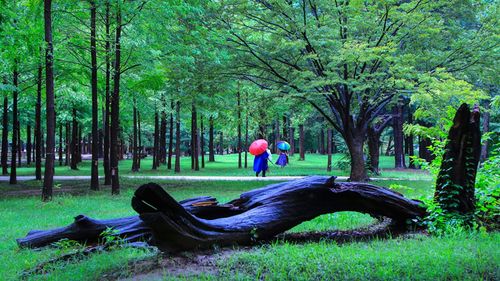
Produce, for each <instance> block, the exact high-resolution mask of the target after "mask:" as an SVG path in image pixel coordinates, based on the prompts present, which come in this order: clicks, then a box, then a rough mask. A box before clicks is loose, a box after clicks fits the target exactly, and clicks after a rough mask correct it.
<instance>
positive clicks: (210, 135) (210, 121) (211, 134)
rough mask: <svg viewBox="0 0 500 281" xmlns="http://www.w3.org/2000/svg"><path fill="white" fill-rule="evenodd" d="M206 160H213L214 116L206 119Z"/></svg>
mask: <svg viewBox="0 0 500 281" xmlns="http://www.w3.org/2000/svg"><path fill="white" fill-rule="evenodd" d="M208 126H209V128H208V162H215V147H214V118H213V117H212V116H210V118H209V119H208Z"/></svg>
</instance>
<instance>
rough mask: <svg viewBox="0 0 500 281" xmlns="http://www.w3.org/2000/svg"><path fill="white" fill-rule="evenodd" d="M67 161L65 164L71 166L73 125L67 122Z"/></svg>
mask: <svg viewBox="0 0 500 281" xmlns="http://www.w3.org/2000/svg"><path fill="white" fill-rule="evenodd" d="M65 142H66V159H65V161H64V164H65V165H66V166H69V165H70V158H71V124H70V122H68V121H67V122H66V138H65Z"/></svg>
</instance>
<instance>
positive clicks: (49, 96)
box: [42, 0, 56, 201]
mask: <svg viewBox="0 0 500 281" xmlns="http://www.w3.org/2000/svg"><path fill="white" fill-rule="evenodd" d="M44 19H45V44H46V47H47V49H46V52H45V100H46V116H47V135H46V136H47V137H46V138H47V139H46V145H47V148H46V151H47V153H46V155H45V173H44V177H43V189H42V201H49V200H51V199H52V187H53V186H54V158H55V157H54V148H55V138H56V134H55V123H56V115H55V109H54V68H53V61H54V54H53V52H54V48H53V46H52V0H45V1H44Z"/></svg>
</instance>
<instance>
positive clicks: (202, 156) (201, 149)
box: [199, 114, 205, 168]
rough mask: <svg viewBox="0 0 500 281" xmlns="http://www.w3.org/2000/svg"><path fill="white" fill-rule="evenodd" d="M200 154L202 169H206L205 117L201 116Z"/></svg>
mask: <svg viewBox="0 0 500 281" xmlns="http://www.w3.org/2000/svg"><path fill="white" fill-rule="evenodd" d="M199 136H200V137H199V139H200V154H201V168H205V128H204V127H203V115H201V114H200V134H199Z"/></svg>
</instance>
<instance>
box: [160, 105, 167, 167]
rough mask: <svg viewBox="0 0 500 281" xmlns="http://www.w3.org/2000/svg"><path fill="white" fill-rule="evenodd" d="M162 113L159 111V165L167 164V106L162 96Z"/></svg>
mask: <svg viewBox="0 0 500 281" xmlns="http://www.w3.org/2000/svg"><path fill="white" fill-rule="evenodd" d="M162 105H163V106H162V111H161V122H160V157H159V160H160V163H161V164H167V113H166V112H165V110H166V109H167V105H166V102H165V97H163V96H162Z"/></svg>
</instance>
